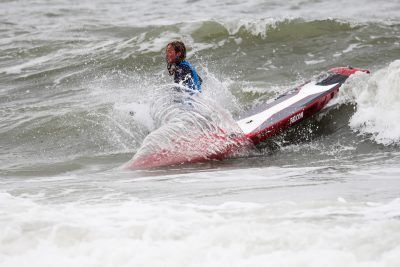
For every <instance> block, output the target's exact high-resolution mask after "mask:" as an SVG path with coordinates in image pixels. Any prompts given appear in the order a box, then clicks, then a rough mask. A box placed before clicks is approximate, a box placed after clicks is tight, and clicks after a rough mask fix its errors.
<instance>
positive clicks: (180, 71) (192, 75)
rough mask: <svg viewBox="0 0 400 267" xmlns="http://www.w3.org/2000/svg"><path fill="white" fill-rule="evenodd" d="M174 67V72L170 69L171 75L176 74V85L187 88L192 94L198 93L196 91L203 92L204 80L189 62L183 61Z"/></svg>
mask: <svg viewBox="0 0 400 267" xmlns="http://www.w3.org/2000/svg"><path fill="white" fill-rule="evenodd" d="M174 67H175V68H174V70H170V67H169V68H168V69H169V70H170V73H171V72H172V73H173V74H174V82H175V83H178V84H182V85H183V86H185V87H187V88H188V89H189V90H190V91H191V94H194V93H196V91H198V92H201V83H202V79H201V78H200V76H199V75H198V74H197V72H196V70H195V69H194V68H193V66H192V65H191V64H190V63H189V62H187V61H186V60H183V61H181V62H179V63H177V64H175V66H174Z"/></svg>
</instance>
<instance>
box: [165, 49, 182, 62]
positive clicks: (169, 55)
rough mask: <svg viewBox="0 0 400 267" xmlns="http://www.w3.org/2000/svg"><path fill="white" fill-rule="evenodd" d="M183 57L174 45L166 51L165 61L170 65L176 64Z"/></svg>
mask: <svg viewBox="0 0 400 267" xmlns="http://www.w3.org/2000/svg"><path fill="white" fill-rule="evenodd" d="M180 55H181V53H180V52H178V53H176V52H175V49H174V48H173V47H172V45H168V46H167V49H166V51H165V59H166V60H167V62H168V63H169V64H172V63H175V61H176V58H177V57H179V56H180Z"/></svg>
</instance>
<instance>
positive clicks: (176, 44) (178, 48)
mask: <svg viewBox="0 0 400 267" xmlns="http://www.w3.org/2000/svg"><path fill="white" fill-rule="evenodd" d="M169 45H171V46H172V47H173V48H174V50H175V53H178V52H180V53H181V55H180V56H179V57H177V59H176V60H177V61H178V62H177V63H179V62H182V61H184V60H185V58H186V47H185V44H184V43H183V42H181V41H173V42H170V43H169V44H168V45H167V47H168V46H169Z"/></svg>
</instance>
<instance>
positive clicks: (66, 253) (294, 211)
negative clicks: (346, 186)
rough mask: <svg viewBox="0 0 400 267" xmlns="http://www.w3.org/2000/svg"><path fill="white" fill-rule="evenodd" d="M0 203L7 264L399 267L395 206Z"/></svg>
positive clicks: (1, 252) (2, 257)
mask: <svg viewBox="0 0 400 267" xmlns="http://www.w3.org/2000/svg"><path fill="white" fill-rule="evenodd" d="M0 200H1V201H0V207H1V212H0V214H1V217H0V229H2V230H1V231H0V241H1V243H0V244H1V245H0V263H1V266H3V267H14V266H15V267H21V266H32V267H36V266H54V264H55V263H56V265H57V266H60V267H63V266H77V267H79V266H85V267H87V266H89V267H90V266H98V267H102V266H115V267H119V266H263V265H265V264H266V263H268V265H271V266H288V267H291V266H293V267H297V266H311V267H313V266H332V267H333V266H349V267H353V266H354V267H360V266H398V265H399V264H400V258H399V256H398V255H399V253H400V245H399V243H398V240H399V239H400V231H399V227H400V221H399V220H396V219H395V218H396V216H398V214H399V212H400V210H399V209H400V206H399V203H400V202H399V200H394V201H392V202H388V203H375V204H374V205H372V206H371V205H368V204H367V203H354V202H349V201H336V200H332V201H331V202H324V203H321V202H308V203H299V202H297V203H295V202H278V203H271V204H256V203H244V202H241V203H237V202H227V203H224V204H220V205H194V204H182V203H177V202H175V203H173V202H165V201H162V202H161V201H160V202H157V201H152V202H151V203H143V202H141V201H138V200H135V199H128V200H124V201H118V202H97V203H96V202H95V203H79V202H75V203H63V204H49V203H38V202H34V201H31V200H29V199H25V198H21V197H14V196H12V195H10V194H7V193H1V194H0ZM366 240H367V241H368V242H366ZM371 240H372V241H371ZM375 241H376V242H375Z"/></svg>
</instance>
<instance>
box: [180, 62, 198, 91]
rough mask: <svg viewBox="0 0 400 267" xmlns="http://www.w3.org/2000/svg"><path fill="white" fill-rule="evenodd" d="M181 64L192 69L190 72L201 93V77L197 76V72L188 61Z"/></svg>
mask: <svg viewBox="0 0 400 267" xmlns="http://www.w3.org/2000/svg"><path fill="white" fill-rule="evenodd" d="M181 64H183V65H185V66H187V67H189V68H190V72H191V73H192V77H193V82H194V84H195V86H196V89H197V90H198V91H199V92H201V83H200V79H199V75H198V74H197V72H196V70H195V69H194V68H193V66H192V65H191V64H190V63H189V62H187V61H186V60H184V61H182V62H181Z"/></svg>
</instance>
